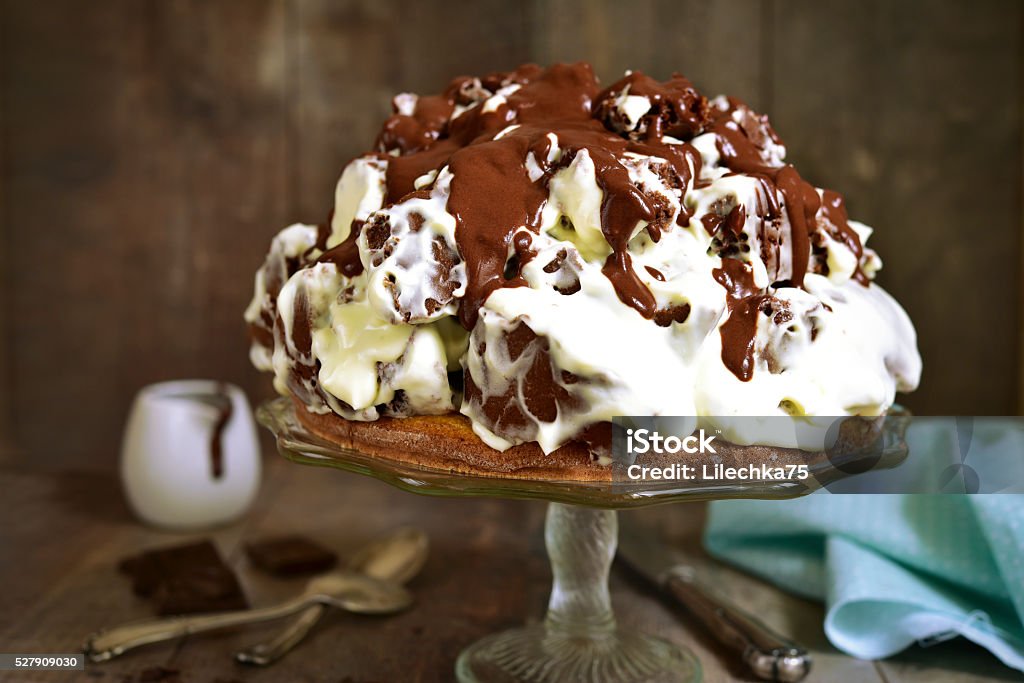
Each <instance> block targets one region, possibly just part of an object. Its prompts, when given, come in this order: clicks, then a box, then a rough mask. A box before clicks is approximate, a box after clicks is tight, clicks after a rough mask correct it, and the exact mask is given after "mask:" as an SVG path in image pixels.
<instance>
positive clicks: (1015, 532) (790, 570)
mask: <svg viewBox="0 0 1024 683" xmlns="http://www.w3.org/2000/svg"><path fill="white" fill-rule="evenodd" d="M915 429H917V433H916V434H915V433H914V430H915ZM935 432H936V427H935V426H934V425H930V426H929V425H925V424H922V425H920V426H915V427H912V428H911V435H910V436H909V437H908V442H909V443H910V445H911V457H913V455H914V452H915V451H914V448H915V443H916V444H918V445H919V447H920V444H927V447H928V448H935V447H936V443H937V435H936V433H935ZM976 434H977V432H976ZM947 436H948V435H947ZM982 436H983V437H984V436H985V434H982ZM988 437H989V438H987V439H986V438H982V439H981V440H980V441H978V440H977V439H976V442H977V443H980V444H985V443H988V444H998V445H999V448H1000V453H1002V450H1003V449H1005V448H1010V449H1012V450H1013V451H1014V452H1013V453H1012V456H1014V457H1015V458H1020V459H1021V460H1022V461H1024V439H1022V438H1019V437H1021V433H1020V432H1019V431H1017V433H1015V434H1010V437H1012V438H1010V441H1009V442H1008V441H1007V438H1006V434H1002V435H999V438H994V437H992V435H991V434H990V435H988ZM938 440H939V441H941V440H942V439H938ZM947 441H948V439H947ZM977 443H976V446H975V447H974V448H973V449H972V450H973V451H975V452H974V453H972V455H971V456H970V457H969V458H968V460H967V462H968V463H970V462H972V461H973V462H975V463H984V462H985V458H984V457H983V455H984V454H980V453H979V452H978V448H977ZM932 467H934V466H932ZM982 490H985V488H984V487H983V488H982ZM705 545H706V546H707V548H708V550H709V551H710V552H711V554H712V555H715V556H717V557H719V558H721V559H723V560H726V561H728V562H731V563H734V564H736V565H739V566H740V567H743V568H744V569H746V570H748V571H750V572H751V573H753V574H757V575H759V576H761V577H763V578H765V579H767V580H769V581H772V582H774V583H776V584H778V585H779V586H781V587H783V588H785V589H787V590H790V591H792V592H793V593H797V594H799V595H803V596H806V597H810V598H814V599H818V600H823V601H824V602H825V604H826V607H827V611H826V616H825V633H826V634H827V636H828V638H829V640H830V641H831V642H832V643H833V645H835V646H836V647H837V648H839V649H840V650H842V651H844V652H847V653H848V654H850V655H853V656H855V657H861V658H865V659H877V658H882V657H887V656H889V655H892V654H895V653H897V652H899V651H900V650H903V649H904V648H906V647H907V646H909V645H911V644H913V643H915V642H921V643H924V644H930V643H934V642H937V641H941V640H945V639H947V638H952V637H954V636H957V635H962V636H964V637H966V638H968V639H970V640H972V641H974V642H976V643H978V644H979V645H981V646H983V647H985V648H987V649H988V650H990V651H991V652H992V653H993V654H994V655H995V656H996V657H998V658H999V659H1000V660H1002V661H1003V662H1004V663H1006V664H1007V665H1008V666H1011V667H1014V668H1016V669H1020V670H1022V671H1024V496H1021V495H1013V494H1007V493H1000V494H979V495H927V494H903V495H898V494H889V495H871V494H857V495H835V494H831V493H828V492H822V493H817V494H814V495H810V496H807V497H805V498H801V499H797V500H790V501H753V500H736V501H719V502H716V503H713V504H712V505H711V513H710V517H709V520H708V526H707V529H706V533H705Z"/></svg>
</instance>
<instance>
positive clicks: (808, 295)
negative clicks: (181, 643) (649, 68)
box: [246, 64, 921, 452]
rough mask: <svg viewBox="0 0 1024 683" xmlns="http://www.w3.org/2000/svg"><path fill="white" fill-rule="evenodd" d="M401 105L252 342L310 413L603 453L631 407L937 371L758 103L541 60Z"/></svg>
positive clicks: (862, 409)
mask: <svg viewBox="0 0 1024 683" xmlns="http://www.w3.org/2000/svg"><path fill="white" fill-rule="evenodd" d="M394 111H395V113H394V115H393V116H392V117H391V118H389V119H388V120H387V121H386V122H385V124H384V127H383V129H382V131H381V133H380V135H379V137H378V140H377V146H376V150H375V151H373V152H371V153H368V154H366V155H364V156H361V157H359V158H357V159H355V160H353V161H352V162H351V163H350V164H349V165H348V166H347V167H346V168H345V170H344V171H343V173H342V176H341V179H340V180H339V182H338V185H337V189H336V192H335V204H334V209H333V212H332V215H331V218H330V219H329V220H328V222H327V224H325V225H323V226H319V227H313V226H306V225H295V226H291V227H289V228H286V229H285V230H284V231H282V232H281V233H280V234H279V235H278V236H277V237H276V238H275V239H274V241H273V243H272V245H271V249H270V253H269V254H268V256H267V260H266V262H265V263H264V265H263V267H262V268H261V269H260V271H259V272H258V273H257V276H256V288H255V289H256V291H255V296H254V298H253V301H252V303H251V304H250V306H249V308H248V309H247V311H246V320H247V321H248V322H249V324H250V329H251V330H252V337H253V346H252V352H251V356H252V359H253V362H254V363H255V364H256V365H257V367H259V368H261V369H264V370H270V371H272V372H274V375H275V386H276V387H277V388H278V390H280V391H282V392H283V393H291V394H294V395H295V396H297V397H298V398H299V399H300V400H302V401H303V402H304V403H305V404H306V405H307V406H308V407H309V409H310V410H312V411H314V412H321V413H326V412H335V413H337V414H339V415H341V416H343V417H346V418H348V419H355V420H374V419H377V418H379V417H381V416H384V415H388V416H399V417H400V416H406V415H412V414H440V413H445V412H449V411H452V410H459V411H461V412H462V413H463V414H465V415H467V416H468V417H469V419H470V420H471V421H472V424H473V428H474V430H475V432H476V433H477V434H478V435H479V436H480V437H481V438H482V439H483V440H484V441H485V442H487V443H488V444H490V445H491V446H492V447H494V448H496V449H499V450H503V449H505V448H508V447H510V446H512V445H515V444H519V443H525V442H531V441H535V442H537V443H538V444H539V445H540V447H541V448H542V449H543V450H544V451H545V452H551V451H553V450H556V449H557V448H558V447H560V446H561V445H563V444H565V443H567V442H569V441H573V440H581V441H584V442H586V443H588V444H589V445H590V446H591V448H592V449H593V450H594V451H595V452H600V451H602V449H605V448H607V444H608V441H609V435H610V420H611V418H612V416H614V415H691V416H698V417H700V418H702V419H704V420H705V421H708V422H710V423H711V424H712V426H714V424H715V422H716V418H726V417H729V416H738V415H758V416H772V415H797V416H814V415H847V414H861V415H879V414H882V413H884V412H885V411H886V410H887V409H888V408H889V407H890V406H891V405H892V403H893V401H894V400H895V394H896V391H897V390H902V391H909V390H911V389H913V388H914V387H915V386H916V385H917V382H918V379H919V375H920V371H921V363H920V358H919V356H918V353H917V349H916V338H915V333H914V329H913V327H912V325H911V323H910V321H909V319H908V318H907V316H906V314H905V313H904V312H903V310H902V309H901V308H900V307H899V305H898V304H897V303H896V302H895V301H894V300H893V299H892V298H891V297H889V295H888V294H886V293H885V292H884V291H883V290H882V289H881V288H880V287H879V286H878V285H876V284H874V283H873V282H872V279H873V278H874V275H875V273H876V272H877V271H878V269H879V268H880V267H881V261H880V260H879V259H878V257H877V255H876V254H875V253H874V252H873V251H872V250H870V249H868V248H866V247H865V246H864V244H865V242H866V240H867V238H868V237H869V236H870V232H871V231H870V229H869V228H867V226H864V225H862V224H859V223H856V222H855V221H851V220H849V219H848V218H847V215H846V208H845V205H844V202H843V199H842V197H841V196H840V195H839V194H837V193H835V192H833V191H831V190H823V189H818V188H815V187H813V186H812V185H810V184H809V183H807V182H806V181H804V180H803V178H802V177H801V176H800V175H799V173H798V172H797V171H796V169H795V168H794V167H793V166H792V165H789V164H787V163H786V162H785V153H786V150H785V146H784V145H783V143H782V141H781V140H780V139H779V137H778V136H777V135H776V133H775V131H774V130H773V129H772V128H771V126H770V124H769V123H768V120H767V118H766V117H764V116H763V115H759V114H757V113H755V112H753V111H752V110H750V109H749V108H748V107H747V106H746V105H744V104H743V103H742V102H739V101H738V100H736V99H734V98H725V97H719V98H716V99H714V100H712V101H710V102H709V101H708V100H706V99H705V98H704V97H703V96H702V95H700V93H698V92H697V91H696V89H694V87H693V86H692V84H691V83H690V82H689V81H687V80H686V79H685V78H683V77H682V76H679V75H674V76H673V77H672V78H671V79H669V80H668V81H666V82H663V83H659V82H656V81H654V80H653V79H650V78H648V77H647V76H645V75H643V74H641V73H639V72H632V73H628V74H627V75H626V76H625V77H624V78H623V79H621V80H620V81H618V82H616V83H614V84H612V85H611V86H609V87H608V88H606V89H604V90H600V89H599V87H598V84H597V81H596V79H595V78H594V76H593V73H592V71H591V69H590V67H589V66H588V65H586V64H576V65H571V66H570V65H556V66H553V67H551V68H549V69H541V68H540V67H537V66H535V65H526V66H523V67H520V68H519V69H517V70H515V71H512V72H508V73H498V74H492V75H489V76H486V77H483V78H472V77H462V78H457V79H455V80H453V81H452V82H451V84H449V86H448V88H446V90H445V91H444V92H443V93H442V94H440V95H435V96H416V95H411V94H402V95H399V96H397V97H396V98H395V102H394ZM718 421H719V422H727V420H721V419H720V420H718ZM729 436H732V437H733V439H734V440H736V441H737V442H738V443H744V441H743V435H742V434H736V433H732V434H726V438H728V437H729ZM783 445H785V444H783Z"/></svg>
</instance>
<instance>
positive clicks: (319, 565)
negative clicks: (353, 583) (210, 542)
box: [245, 535, 338, 577]
mask: <svg viewBox="0 0 1024 683" xmlns="http://www.w3.org/2000/svg"><path fill="white" fill-rule="evenodd" d="M245 552H246V555H248V556H249V561H250V562H252V564H253V566H254V567H258V568H259V569H262V570H263V571H265V572H267V573H269V574H273V575H275V576H285V577H287V576H300V575H303V574H315V573H317V572H322V571H325V570H327V569H330V568H331V567H333V566H334V565H335V564H336V563H337V561H338V557H337V555H335V554H334V553H332V552H331V551H330V550H328V549H327V548H324V547H323V546H321V545H319V544H317V543H314V542H313V541H311V540H310V539H308V538H306V537H304V536H294V535H293V536H280V537H277V538H268V539H264V540H260V541H253V542H251V543H246V545H245Z"/></svg>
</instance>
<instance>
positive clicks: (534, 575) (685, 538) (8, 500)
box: [0, 456, 1021, 683]
mask: <svg viewBox="0 0 1024 683" xmlns="http://www.w3.org/2000/svg"><path fill="white" fill-rule="evenodd" d="M266 466H267V469H266V475H265V479H264V484H263V489H262V491H261V493H260V496H259V499H258V502H257V504H256V506H255V507H254V509H253V510H252V512H251V513H250V514H249V515H248V516H247V517H246V518H245V519H244V520H243V521H241V522H238V523H236V524H233V525H231V526H229V527H226V528H222V529H219V530H216V531H214V532H212V533H210V534H208V535H209V536H212V537H213V538H214V539H215V541H216V543H217V545H218V546H219V548H220V549H221V551H222V553H223V554H224V555H225V557H226V558H227V560H228V561H229V562H230V563H231V564H232V566H234V567H235V568H236V570H237V571H238V573H239V574H240V576H241V578H242V581H243V582H244V585H245V589H246V591H247V592H248V595H249V597H250V600H251V601H252V602H253V603H254V604H261V603H267V602H270V601H274V600H277V599H280V598H284V597H287V596H291V595H293V594H294V593H296V592H297V591H299V590H300V588H301V585H302V581H301V580H281V579H272V578H268V577H266V576H264V575H261V574H260V573H259V572H257V571H254V570H252V569H251V568H250V567H249V566H248V564H247V561H246V559H245V558H244V555H243V553H242V552H241V550H240V548H241V541H242V540H243V539H252V538H256V537H260V536H266V535H270V534H277V533H287V532H299V533H302V534H305V535H308V536H310V537H312V538H315V539H317V540H318V541H321V542H322V543H324V544H325V545H329V546H331V547H333V548H335V549H336V550H337V551H338V552H339V554H341V555H342V556H343V557H344V555H345V554H346V553H347V552H350V551H351V550H352V549H354V548H357V547H358V546H359V545H360V544H362V543H363V542H365V541H367V540H369V539H371V538H372V537H374V536H376V535H378V534H381V533H384V532H386V531H388V530H389V529H391V528H393V527H396V526H399V525H403V524H414V525H416V526H419V527H421V528H423V529H425V530H426V531H427V532H428V533H429V535H430V539H431V542H432V553H431V557H430V560H429V562H428V563H427V566H426V567H425V569H424V571H423V573H422V574H421V575H420V576H418V577H417V578H416V579H414V580H413V582H412V583H411V584H410V586H411V588H412V589H413V590H414V591H415V593H416V599H417V603H416V606H415V608H413V609H412V610H410V611H408V612H406V613H404V614H401V615H398V616H392V617H383V618H381V617H357V616H351V615H343V614H332V615H330V616H329V617H328V618H327V619H326V621H325V622H324V623H323V624H322V625H321V626H320V627H319V628H318V629H317V630H316V631H315V632H314V633H313V634H312V636H311V638H310V639H309V640H308V641H307V642H306V643H305V644H303V645H302V646H301V647H300V648H299V649H298V650H296V651H295V652H293V653H292V654H291V655H290V656H289V657H287V658H286V659H284V660H282V661H281V662H279V663H278V664H276V665H275V666H273V667H271V668H268V669H252V668H246V667H242V666H240V665H237V664H235V663H234V661H233V660H232V657H231V654H232V653H233V652H234V651H235V650H236V649H238V648H239V647H241V646H244V645H247V644H250V643H251V642H253V641H255V640H257V639H260V638H265V637H267V636H269V635H270V634H271V633H272V632H273V629H274V628H275V626H274V625H268V626H257V627H249V628H244V629H242V628H238V629H232V630H227V631H223V632H220V633H216V634H210V635H207V636H203V637H193V638H189V639H185V640H182V641H179V642H177V643H168V644H160V645H155V646H150V647H147V648H142V649H140V650H137V651H134V652H131V653H129V654H127V655H125V656H123V657H121V658H119V659H116V660H114V661H111V662H108V663H105V664H100V665H93V664H90V665H88V667H87V669H86V671H85V672H77V673H54V672H35V673H28V674H25V673H19V674H17V675H11V674H7V675H4V674H2V673H0V680H3V681H18V682H19V683H21V682H29V681H89V682H91V683H95V682H97V681H98V682H100V683H103V682H107V681H110V682H113V683H132V682H134V681H141V680H147V675H150V676H151V675H153V674H154V671H153V670H152V669H153V668H154V667H165V668H166V669H173V670H177V671H178V678H173V677H172V678H168V679H166V680H168V681H181V682H182V683H215V682H218V681H219V682H221V683H229V682H235V681H257V682H262V681H288V682H290V683H300V682H303V681H329V682H331V683H343V682H345V683H369V682H371V681H373V682H378V683H379V682H388V683H392V682H399V683H406V682H413V681H422V682H428V681H451V680H452V677H453V675H452V671H453V664H454V661H455V657H456V655H457V654H458V652H459V651H460V650H461V649H462V648H463V647H464V646H465V645H467V644H469V643H471V642H473V641H474V640H475V639H477V638H478V637H480V636H482V635H484V634H487V633H491V632H493V631H496V630H499V629H502V628H505V627H509V626H514V625H517V624H521V623H523V622H525V621H527V620H530V619H538V618H539V617H540V616H541V615H542V614H543V612H544V607H545V603H546V600H547V594H548V589H549V581H550V572H549V569H548V563H547V560H546V558H545V555H544V547H543V540H542V534H541V529H542V525H543V518H544V505H543V504H542V503H532V502H516V501H504V500H465V499H462V500H449V499H439V498H426V497H419V496H415V495H412V494H408V493H404V492H402V491H398V490H396V489H392V488H391V487H389V486H386V485H384V484H381V483H379V482H376V481H372V480H369V479H365V478H362V477H358V476H356V475H349V474H345V473H341V472H333V471H328V470H320V469H316V468H310V467H300V466H297V465H293V464H291V463H288V462H286V461H284V460H283V459H282V458H280V457H276V456H274V457H270V456H268V458H267V459H266ZM0 492H2V495H0V519H2V520H3V521H2V524H0V586H2V591H0V651H4V652H19V651H20V652H38V653H62V652H72V651H75V650H77V649H78V648H79V646H80V645H81V643H82V641H83V639H84V637H85V636H86V634H88V633H89V632H91V631H93V630H95V629H98V628H101V627H107V626H111V625H114V624H118V623H121V622H123V621H127V620H132V619H138V618H142V617H146V616H148V615H149V614H151V607H150V605H149V604H147V603H146V602H144V601H142V600H140V599H138V598H136V597H134V596H133V595H132V593H131V590H130V588H129V583H128V581H127V579H126V578H125V577H123V576H121V575H119V574H118V573H117V570H116V564H117V561H118V560H119V559H120V558H122V557H125V556H127V555H129V554H132V553H135V552H137V551H139V550H141V549H145V548H150V547H156V546H161V545H169V544H174V543H179V542H183V541H186V540H189V539H192V538H197V537H198V536H199V535H196V534H172V533H168V532H161V531H155V530H153V529H149V528H146V527H144V526H142V525H141V524H139V523H137V522H136V521H135V520H134V519H133V518H132V516H131V514H130V513H129V511H128V509H127V508H126V506H125V504H124V502H123V499H122V496H121V493H120V490H119V485H118V482H117V479H116V477H115V476H114V474H112V473H111V474H109V475H107V474H100V473H95V472H92V473H85V472H78V473H73V472H46V471H40V470H33V469H32V468H31V467H24V466H22V467H17V468H15V467H13V466H9V465H8V466H0ZM623 514H630V515H637V516H640V517H643V518H644V521H645V522H647V523H653V524H658V525H660V526H661V527H662V528H663V529H665V531H666V534H667V536H669V537H671V538H672V539H673V540H674V541H675V542H678V543H679V544H681V545H685V546H687V547H688V548H689V549H691V550H693V551H694V552H700V550H699V542H698V536H699V531H700V529H701V526H702V523H703V518H704V508H703V506H701V505H698V504H690V505H675V506H663V507H660V508H653V509H649V510H643V511H638V512H630V513H623ZM716 575H717V579H718V584H719V587H720V588H721V589H722V590H723V591H725V592H726V593H728V594H729V595H730V596H731V597H732V598H733V599H734V600H736V601H737V602H738V603H740V604H743V605H745V606H746V607H747V608H748V609H750V610H751V611H752V612H754V613H756V614H758V615H759V616H761V617H762V618H763V619H764V620H765V621H767V622H769V623H770V624H771V625H773V626H775V627H777V628H778V629H779V630H781V631H782V632H784V633H788V634H790V635H792V636H794V637H796V638H798V639H799V640H801V641H802V642H804V643H805V644H806V645H808V646H809V647H811V648H812V649H813V650H814V656H815V669H814V672H813V673H812V675H811V678H810V680H811V681H828V682H833V681H838V682H844V683H845V682H849V683H857V682H861V681H864V682H868V681H871V682H881V683H895V682H896V681H908V682H909V681H929V682H936V683H938V682H941V683H950V682H952V681H993V680H1020V678H1021V676H1020V675H1019V674H1018V673H1017V672H1014V671H1012V670H1010V669H1008V668H1005V667H1003V666H1001V665H1000V664H999V663H998V662H997V661H996V660H995V659H994V658H993V657H992V656H991V655H989V654H988V653H987V652H985V651H983V650H981V649H979V648H976V647H974V646H971V645H970V644H968V643H965V642H961V641H955V642H950V643H944V644H942V645H939V646H935V647H932V648H930V649H915V650H911V651H909V652H907V653H905V654H904V655H902V656H900V657H897V658H894V659H891V660H887V661H882V662H868V661H859V660H856V659H852V658H850V657H847V656H844V655H841V654H839V653H838V652H836V651H835V650H834V649H832V648H831V647H829V645H828V644H827V642H826V640H825V637H824V635H823V633H822V630H821V623H822V610H821V607H820V606H818V605H815V604H812V603H809V602H806V601H803V600H799V599H797V598H793V597H790V596H788V595H784V594H782V593H781V592H779V591H777V590H775V589H773V588H770V587H768V586H766V585H765V584H763V583H760V582H758V581H756V580H754V579H751V578H749V577H747V576H745V575H742V574H740V573H738V572H736V571H733V570H731V569H729V568H726V567H718V568H717V569H716ZM612 595H613V602H614V605H615V609H616V611H617V614H618V617H619V619H620V622H621V623H623V624H624V625H626V626H627V627H628V626H635V627H638V628H639V627H642V628H643V629H645V630H648V631H652V632H657V633H660V634H661V635H663V636H664V637H667V638H669V639H671V640H674V641H677V642H680V643H685V644H687V645H689V646H690V647H691V648H693V649H694V650H695V651H696V652H697V654H698V656H699V657H700V659H701V662H702V663H703V666H704V677H705V680H706V681H708V682H709V683H716V682H718V681H729V680H750V678H749V676H746V675H745V674H744V672H743V671H742V669H741V668H739V667H737V666H736V665H735V662H734V661H733V658H732V657H731V656H730V655H729V654H728V653H726V652H723V651H722V650H721V649H720V648H719V647H717V646H716V645H715V643H714V642H712V641H711V640H709V638H708V637H707V636H706V634H704V633H703V632H701V631H700V630H698V629H695V628H694V627H693V626H692V625H691V624H690V622H689V621H688V620H687V618H686V616H685V614H683V613H681V612H680V611H678V610H676V609H673V608H671V607H668V606H666V605H665V604H664V603H663V602H662V601H660V600H659V599H658V597H657V596H656V595H655V594H654V593H653V592H651V591H650V590H649V589H647V587H645V586H644V585H642V584H640V583H639V582H638V581H637V580H636V579H634V578H633V577H632V576H630V575H629V574H628V572H626V571H625V570H623V569H622V568H620V567H618V566H616V567H615V568H614V569H613V576H612ZM147 670H150V671H149V672H148V674H147V673H146V672H147Z"/></svg>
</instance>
